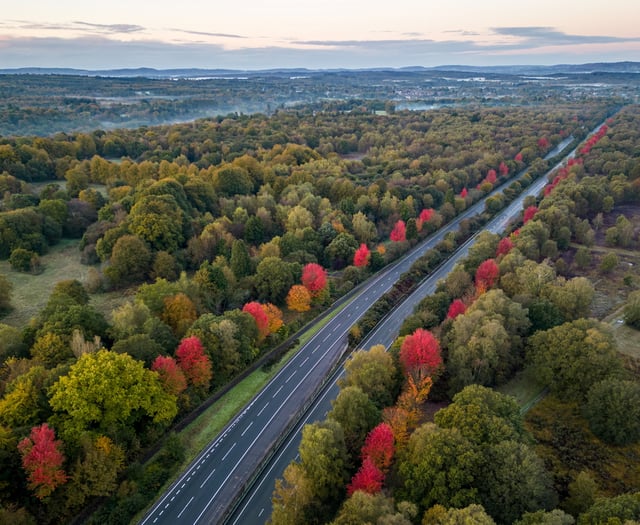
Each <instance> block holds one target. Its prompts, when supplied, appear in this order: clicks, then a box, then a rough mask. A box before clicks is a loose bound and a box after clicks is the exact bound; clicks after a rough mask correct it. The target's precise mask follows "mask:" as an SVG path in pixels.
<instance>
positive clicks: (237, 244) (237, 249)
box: [229, 240, 252, 279]
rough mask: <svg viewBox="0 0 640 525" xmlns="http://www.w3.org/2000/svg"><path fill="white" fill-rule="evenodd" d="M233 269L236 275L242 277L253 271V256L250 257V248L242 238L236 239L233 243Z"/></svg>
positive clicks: (231, 261)
mask: <svg viewBox="0 0 640 525" xmlns="http://www.w3.org/2000/svg"><path fill="white" fill-rule="evenodd" d="M229 262H230V264H231V271H233V273H234V275H235V276H236V277H237V278H238V279H241V278H242V277H246V276H247V275H250V274H251V273H252V272H251V257H249V250H247V245H246V244H245V243H244V241H242V240H235V241H233V244H232V245H231V259H230V261H229Z"/></svg>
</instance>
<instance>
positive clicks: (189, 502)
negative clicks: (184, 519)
mask: <svg viewBox="0 0 640 525" xmlns="http://www.w3.org/2000/svg"><path fill="white" fill-rule="evenodd" d="M193 498H195V496H191V499H190V500H189V501H188V502H187V504H186V505H185V506H184V508H183V509H182V510H181V511H180V514H178V518H179V517H180V516H182V513H183V512H184V511H185V510H187V507H188V506H189V505H190V504H191V502H192V501H193Z"/></svg>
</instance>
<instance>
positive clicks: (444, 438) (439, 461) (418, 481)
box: [398, 423, 482, 511]
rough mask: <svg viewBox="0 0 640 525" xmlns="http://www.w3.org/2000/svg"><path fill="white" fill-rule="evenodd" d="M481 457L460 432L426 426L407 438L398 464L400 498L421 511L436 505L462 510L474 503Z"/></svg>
mask: <svg viewBox="0 0 640 525" xmlns="http://www.w3.org/2000/svg"><path fill="white" fill-rule="evenodd" d="M481 464H482V455H481V454H480V453H478V451H477V450H476V449H475V448H474V447H473V445H472V444H471V442H470V441H469V440H467V439H466V438H465V437H464V436H463V435H462V434H461V433H460V431H459V430H457V429H455V428H438V427H437V426H436V425H434V424H433V423H425V424H424V425H422V426H421V427H419V428H418V429H417V430H416V431H415V432H414V433H413V434H412V435H411V437H410V438H409V442H408V443H407V447H406V449H405V451H404V453H403V455H402V458H401V459H400V461H399V464H398V471H399V474H400V476H401V479H402V489H401V491H400V492H399V494H400V496H401V497H404V498H405V499H408V500H409V501H411V502H413V503H415V504H417V505H418V507H419V508H420V509H422V510H423V511H424V510H425V509H428V508H429V507H431V506H432V505H435V504H436V503H439V504H440V505H444V506H446V507H464V506H466V505H469V504H471V503H476V502H478V501H479V499H478V490H477V488H476V486H475V480H476V479H477V478H478V476H479V474H480V472H479V469H480V466H481Z"/></svg>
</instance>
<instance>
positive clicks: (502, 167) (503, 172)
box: [498, 162, 509, 177]
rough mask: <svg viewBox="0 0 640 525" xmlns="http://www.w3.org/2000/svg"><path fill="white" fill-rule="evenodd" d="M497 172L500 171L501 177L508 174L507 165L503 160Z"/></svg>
mask: <svg viewBox="0 0 640 525" xmlns="http://www.w3.org/2000/svg"><path fill="white" fill-rule="evenodd" d="M498 172H499V173H500V176H501V177H504V176H505V175H509V166H507V164H506V163H505V162H501V163H500V166H498Z"/></svg>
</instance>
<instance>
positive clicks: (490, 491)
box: [478, 441, 557, 523]
mask: <svg viewBox="0 0 640 525" xmlns="http://www.w3.org/2000/svg"><path fill="white" fill-rule="evenodd" d="M478 489H479V491H480V498H481V500H482V504H483V506H484V508H485V509H487V512H488V513H489V514H490V515H491V516H493V517H494V519H495V520H496V521H497V522H498V523H513V522H514V521H515V520H517V519H518V518H520V516H521V515H522V514H523V513H524V512H531V511H536V510H539V509H545V510H550V509H552V508H553V507H554V506H555V504H556V503H557V498H556V495H555V493H554V491H553V483H552V478H551V476H550V475H549V473H548V472H547V471H546V469H545V467H544V463H543V461H542V459H540V458H539V457H538V456H537V455H536V453H535V452H534V451H533V449H531V448H530V447H529V446H528V445H526V444H524V443H518V442H515V441H502V442H500V443H496V444H494V445H491V446H490V447H489V448H488V449H487V450H486V452H485V462H484V466H483V468H482V474H481V477H480V479H479V480H478Z"/></svg>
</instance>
